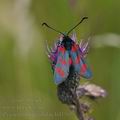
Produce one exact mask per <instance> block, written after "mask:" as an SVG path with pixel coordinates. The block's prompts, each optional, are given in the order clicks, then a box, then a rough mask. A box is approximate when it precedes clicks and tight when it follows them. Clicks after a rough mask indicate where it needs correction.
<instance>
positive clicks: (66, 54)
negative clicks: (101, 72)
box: [43, 17, 92, 85]
mask: <svg viewBox="0 0 120 120" xmlns="http://www.w3.org/2000/svg"><path fill="white" fill-rule="evenodd" d="M84 19H87V17H84V18H83V19H82V20H81V21H80V22H79V23H78V24H77V25H76V26H75V27H73V28H72V29H71V30H70V31H68V33H67V34H64V33H62V32H60V31H57V30H55V29H53V28H52V27H50V26H48V25H47V24H46V23H43V25H46V26H47V27H48V28H50V29H52V30H54V31H56V32H59V33H60V34H61V35H62V36H61V37H60V40H59V44H57V43H55V46H54V47H53V48H52V50H51V51H50V50H49V49H48V51H49V54H48V56H49V58H50V60H51V61H52V68H53V71H54V81H55V83H56V84H57V85H59V84H61V83H63V82H64V81H65V80H66V79H67V78H68V76H69V75H70V74H71V71H73V72H74V73H77V74H79V75H80V76H82V77H84V78H87V79H89V78H91V76H92V73H91V70H90V68H89V67H88V65H87V63H86V62H85V59H84V56H85V54H86V53H87V50H88V49H87V48H88V42H84V43H83V42H81V43H80V44H77V42H76V36H75V34H73V36H72V37H69V36H68V34H69V33H70V32H71V31H72V30H73V29H74V28H76V27H77V26H78V25H79V24H80V23H81V22H82V21H83V20H84ZM71 68H72V69H71Z"/></svg>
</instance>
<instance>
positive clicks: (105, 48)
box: [0, 0, 120, 120]
mask: <svg viewBox="0 0 120 120" xmlns="http://www.w3.org/2000/svg"><path fill="white" fill-rule="evenodd" d="M119 11H120V1H119V0H106V1H105V0H91V1H90V0H43V1H42V0H0V120H67V119H69V120H76V116H75V115H74V113H72V112H71V111H70V110H69V109H68V107H67V106H66V105H63V104H61V102H60V101H59V100H58V99H57V96H56V85H55V84H54V82H53V74H52V70H51V66H50V64H49V60H48V58H47V57H46V54H45V53H46V52H45V40H48V43H49V45H52V44H53V42H54V40H56V39H58V36H59V35H58V34H56V33H55V32H53V31H51V30H49V29H46V28H44V27H42V26H41V24H42V22H47V23H48V24H49V25H51V26H54V27H55V28H57V29H59V30H61V31H67V30H68V29H69V28H71V27H72V26H74V25H75V24H76V23H77V22H78V21H79V20H80V19H81V18H82V17H83V16H88V17H89V20H88V21H87V22H84V23H83V24H81V25H80V26H79V27H78V28H77V29H76V33H77V37H78V40H80V39H83V38H87V37H88V36H90V35H92V41H93V44H92V46H91V50H90V53H89V55H88V61H89V64H90V66H91V68H92V71H93V79H92V81H91V82H93V83H96V84H98V85H101V86H102V87H103V88H105V89H106V90H107V92H108V96H107V98H105V99H102V100H99V101H97V102H95V103H94V111H93V116H95V118H96V120H120V93H119V91H120V27H119V26H120V15H119Z"/></svg>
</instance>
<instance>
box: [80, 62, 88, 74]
mask: <svg viewBox="0 0 120 120" xmlns="http://www.w3.org/2000/svg"><path fill="white" fill-rule="evenodd" d="M86 70H87V65H86V64H82V66H81V73H82V74H84V73H85V72H86Z"/></svg>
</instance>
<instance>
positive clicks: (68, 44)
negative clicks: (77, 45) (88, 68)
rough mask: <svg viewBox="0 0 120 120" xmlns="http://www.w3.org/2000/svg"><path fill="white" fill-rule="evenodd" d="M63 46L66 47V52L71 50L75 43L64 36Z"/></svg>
mask: <svg viewBox="0 0 120 120" xmlns="http://www.w3.org/2000/svg"><path fill="white" fill-rule="evenodd" d="M62 44H63V45H64V47H65V49H66V50H71V48H72V45H73V41H72V40H71V38H69V37H68V36H64V37H63V41H62Z"/></svg>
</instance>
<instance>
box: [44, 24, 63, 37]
mask: <svg viewBox="0 0 120 120" xmlns="http://www.w3.org/2000/svg"><path fill="white" fill-rule="evenodd" d="M44 25H45V26H46V27H48V28H50V29H52V30H54V31H56V32H58V33H61V34H62V35H64V36H65V34H64V33H62V32H60V31H58V30H56V29H54V28H52V27H51V26H49V25H48V24H47V23H43V24H42V26H44Z"/></svg>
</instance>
